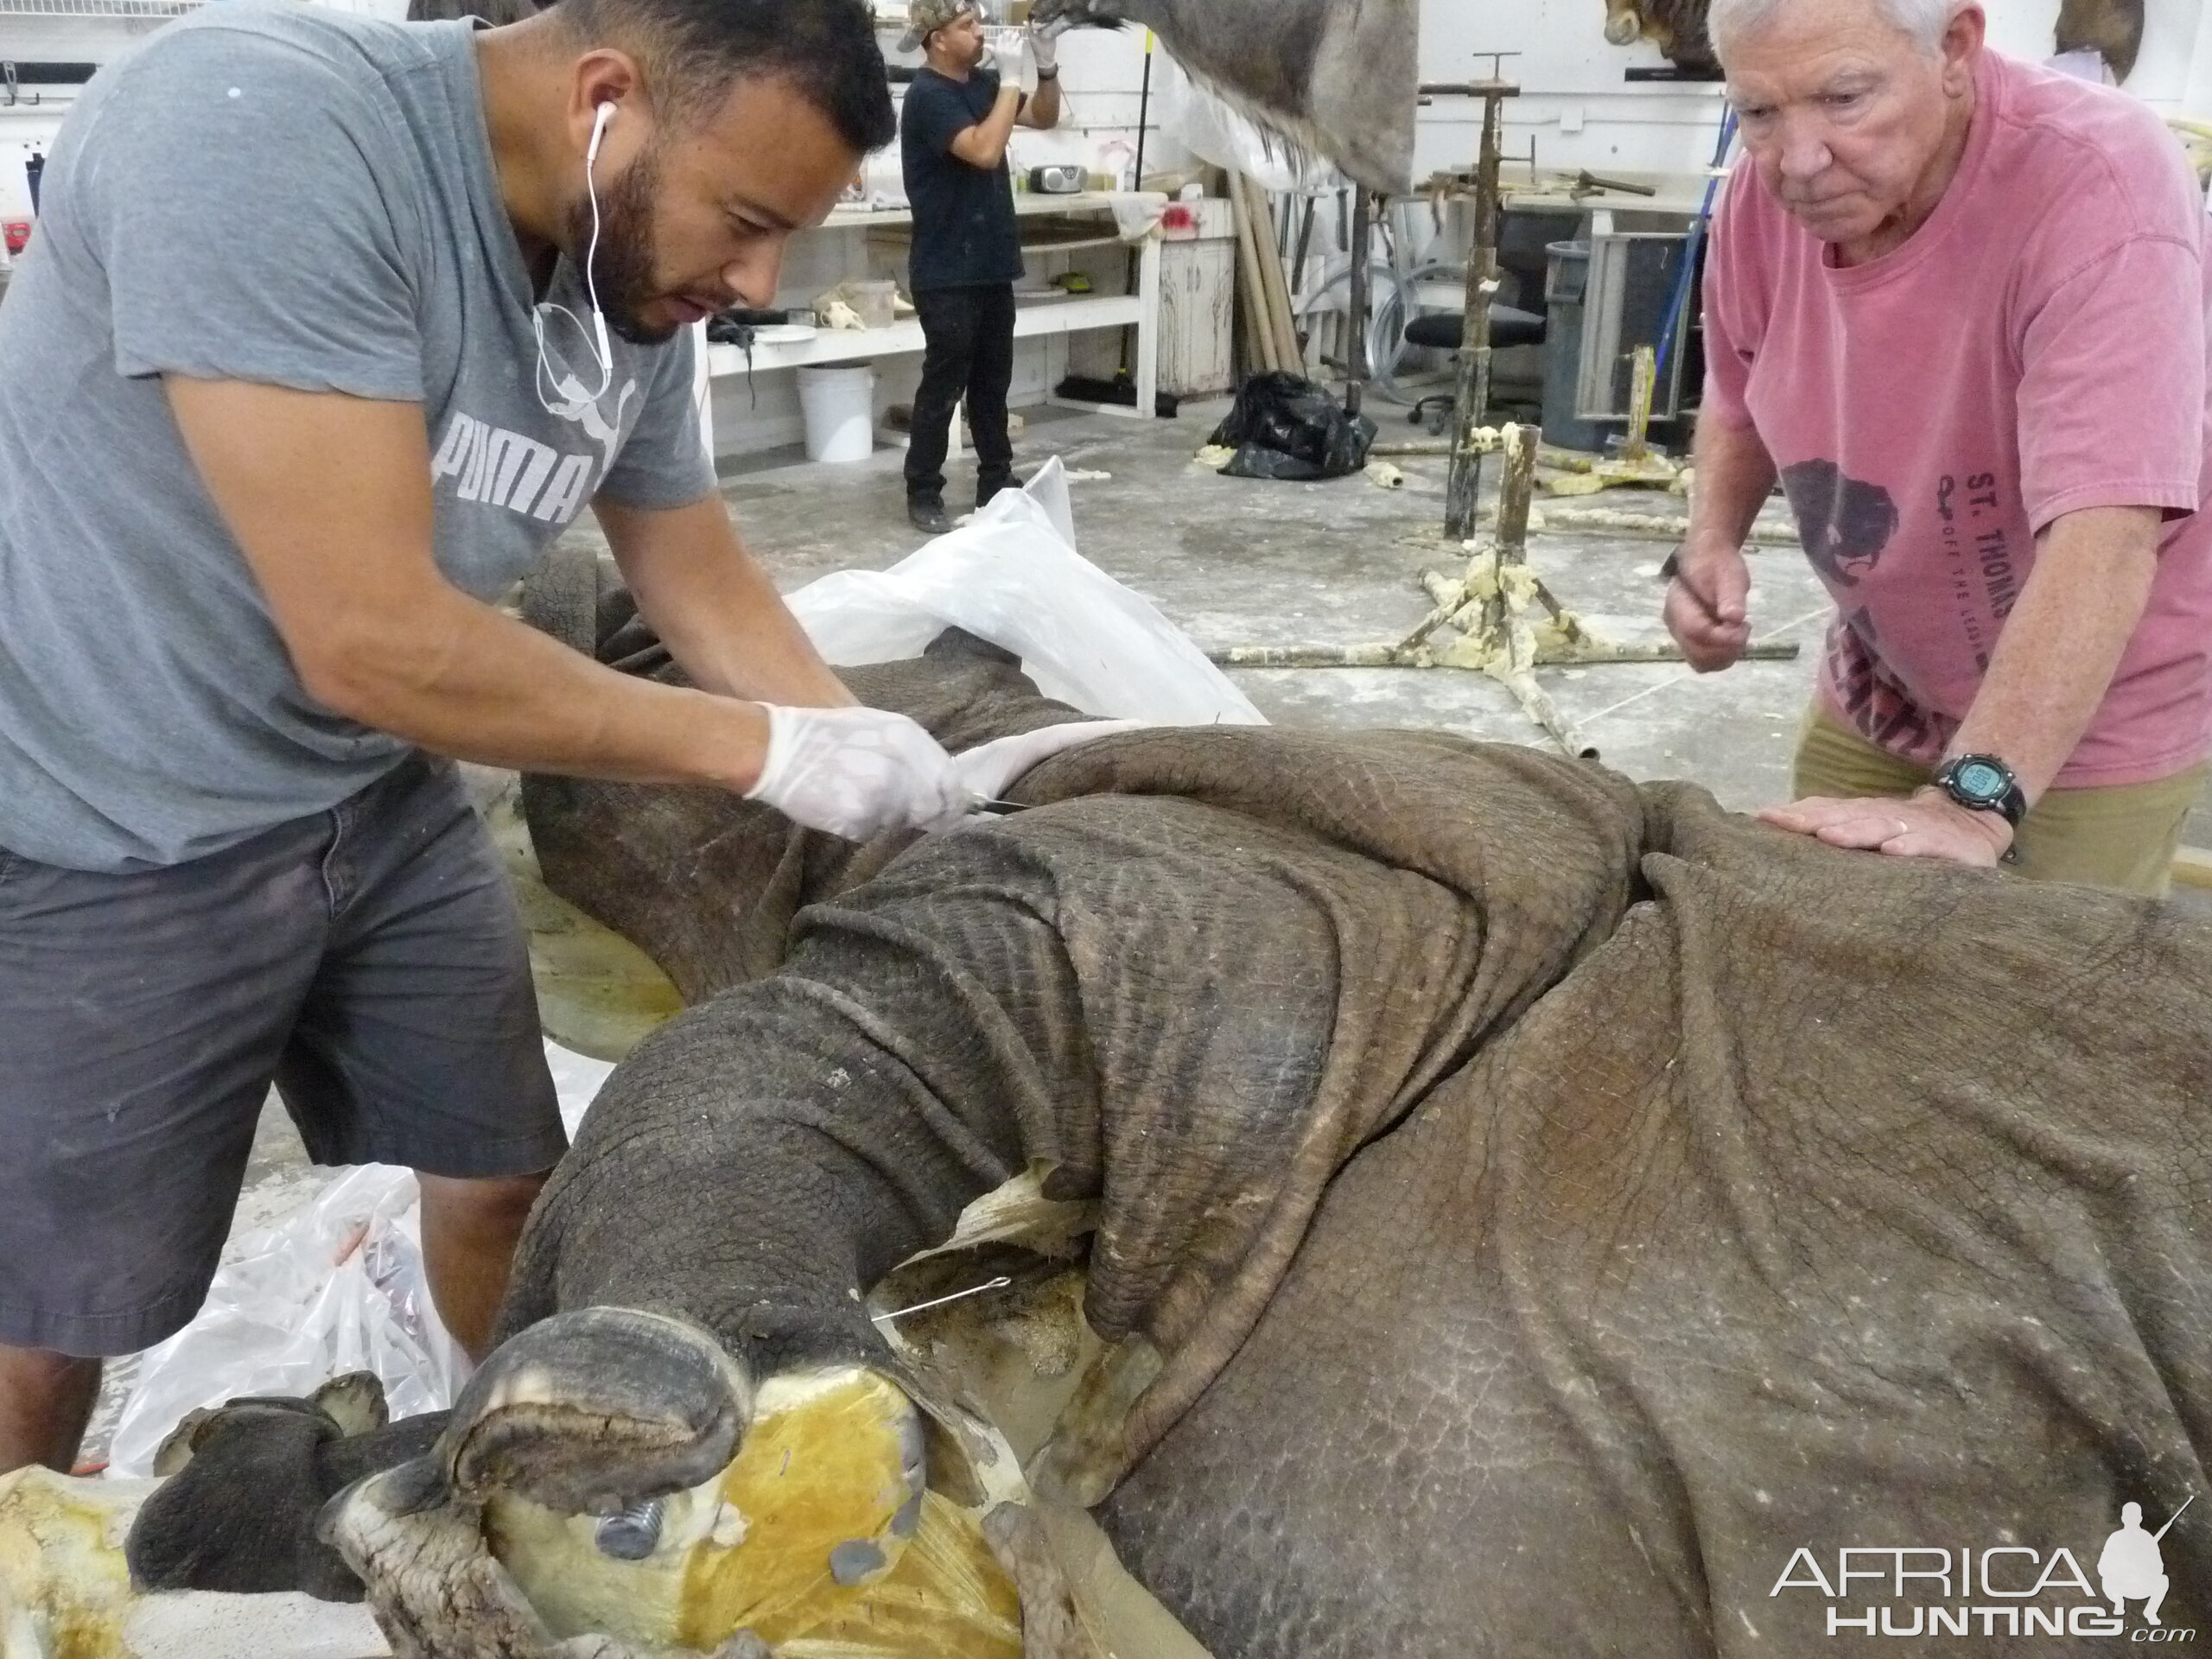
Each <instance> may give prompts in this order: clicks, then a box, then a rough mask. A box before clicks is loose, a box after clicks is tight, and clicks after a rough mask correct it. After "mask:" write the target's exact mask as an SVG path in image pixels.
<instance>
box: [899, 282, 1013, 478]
mask: <svg viewBox="0 0 2212 1659" xmlns="http://www.w3.org/2000/svg"><path fill="white" fill-rule="evenodd" d="M914 309H915V311H916V313H917V314H918V315H919V317H920V319H921V324H922V338H923V340H925V341H926V342H927V345H926V348H925V350H924V352H923V354H922V384H921V389H920V390H919V391H916V392H915V394H914V429H913V433H912V437H911V439H910V441H909V442H908V443H907V446H906V493H907V494H908V495H910V496H916V495H920V496H928V497H931V498H932V499H943V498H944V451H945V445H946V439H947V435H948V434H949V433H950V430H951V428H952V410H953V408H954V406H955V405H956V404H958V403H959V402H960V398H961V394H962V393H963V392H964V393H966V394H967V397H968V425H969V429H970V430H971V431H973V432H974V433H975V435H976V500H977V501H978V502H981V501H982V499H983V498H984V497H986V496H987V495H988V494H989V493H991V492H992V491H994V490H995V489H999V488H1001V487H1003V486H1006V485H1007V484H1010V483H1012V482H1013V481H1014V445H1013V444H1012V443H1011V442H1009V441H1008V440H1007V435H1006V393H1007V387H1008V386H1010V385H1013V384H1014V285H1013V284H1012V283H999V284H997V285H996V286H995V287H990V288H932V289H922V290H921V291H919V292H918V293H917V294H916V295H915V296H914Z"/></svg>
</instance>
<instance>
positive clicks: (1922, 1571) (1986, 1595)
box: [1767, 1497, 2196, 1643]
mask: <svg viewBox="0 0 2212 1659" xmlns="http://www.w3.org/2000/svg"><path fill="white" fill-rule="evenodd" d="M2195 1502H2196V1499H2195V1498H2194V1497H2192V1498H2190V1499H2189V1500H2188V1502H2187V1503H2183V1505H2182V1510H2186V1509H2187V1508H2188V1507H2189V1505H2190V1503H2195ZM2180 1518H2181V1510H2176V1511H2175V1512H2174V1513H2173V1515H2172V1516H2170V1517H2169V1518H2168V1520H2167V1521H2166V1523H2165V1525H2164V1526H2162V1527H2160V1528H2159V1529H2158V1530H2157V1531H2156V1532H2151V1531H2148V1530H2146V1529H2145V1527H2144V1525H2143V1506H2142V1505H2141V1504H2139V1503H2128V1504H2125V1505H2123V1506H2122V1507H2121V1509H2120V1525H2119V1527H2118V1528H2117V1529H2114V1531H2113V1533H2112V1535H2110V1536H2109V1537H2107V1539H2106V1540H2105V1542H2104V1548H2102V1549H2101V1550H2100V1551H2099V1552H2098V1553H2097V1556H2096V1571H2095V1580H2094V1583H2093V1582H2092V1581H2091V1576H2090V1574H2089V1573H2086V1572H2084V1571H2083V1570H2082V1562H2081V1560H2080V1559H2079V1558H2078V1557H2076V1556H2075V1554H2074V1552H2073V1551H2072V1550H2070V1549H2068V1548H2064V1547H2063V1546H2061V1547H2060V1548H2057V1549H2055V1550H2052V1551H2051V1552H2050V1554H2044V1553H2043V1552H2042V1551H2040V1550H2036V1549H2031V1548H2027V1547H2026V1546H2025V1545H2023V1544H1999V1545H1997V1546H1995V1547H1994V1548H1989V1549H1951V1548H1932V1547H1931V1548H1902V1549H1899V1548H1846V1549H1839V1550H1837V1551H1836V1552H1835V1556H1834V1560H1833V1561H1832V1562H1831V1561H1828V1560H1823V1559H1822V1558H1821V1557H1820V1556H1818V1555H1816V1554H1814V1552H1813V1551H1812V1550H1811V1549H1810V1548H1804V1547H1802V1546H1801V1547H1800V1548H1798V1550H1797V1552H1796V1554H1793V1555H1792V1556H1790V1558H1789V1565H1788V1566H1786V1567H1783V1570H1782V1574H1781V1576H1780V1577H1779V1578H1777V1580H1775V1581H1774V1588H1773V1589H1771V1590H1770V1591H1768V1592H1767V1594H1768V1596H1769V1598H1770V1599H1772V1598H1777V1597H1792V1598H1796V1597H1802V1596H1804V1595H1807V1594H1810V1595H1814V1596H1817V1597H1820V1598H1821V1599H1824V1600H1825V1601H1826V1602H1827V1607H1826V1608H1825V1610H1824V1611H1825V1612H1826V1614H1827V1633H1828V1634H1829V1635H1830V1636H1893V1637H1920V1638H1922V1639H1923V1640H1925V1639H1926V1638H1927V1637H1931V1636H2009V1637H2023V1636H2102V1637H2120V1639H2122V1640H2124V1641H2127V1642H2145V1643H2150V1642H2156V1643H2174V1642H2194V1641H2196V1631H2195V1630H2191V1629H2188V1628H2186V1627H2183V1626H2178V1625H2174V1624H2167V1623H2165V1622H2164V1620H2163V1619H2162V1618H2160V1617H2159V1609H2160V1608H2161V1607H2163V1606H2164V1604H2165V1599H2166V1592H2167V1590H2168V1588H2169V1587H2170V1586H2169V1581H2168V1580H2167V1577H2166V1568H2165V1560H2164V1556H2163V1554H2161V1552H2160V1550H2159V1542H2160V1541H2161V1540H2162V1539H2164V1537H2165V1535H2166V1533H2167V1531H2168V1529H2171V1527H2172V1526H2173V1524H2174V1522H2176V1521H2178V1520H2179V1519H2180Z"/></svg>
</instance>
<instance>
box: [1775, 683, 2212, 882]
mask: <svg viewBox="0 0 2212 1659" xmlns="http://www.w3.org/2000/svg"><path fill="white" fill-rule="evenodd" d="M2208 772H2212V761H2200V762H2199V763H2198V764H2197V765H2196V766H2191V767H2190V768H2189V769H2188V770H2187V771H2186V772H2176V773H2175V774H2174V775H2173V776H2172V777H2171V778H2158V779H2153V780H2152V781H2151V782H2150V783H2147V784H2115V785H2109V786H2107V787H2103V788H2097V789H2053V790H2048V791H2044V797H2043V798H2042V799H2041V800H2039V801H2037V803H2036V804H2035V805H2034V806H2033V807H2031V809H2030V810H2029V812H2028V816H2027V817H2026V818H2025V819H2024V820H2023V821H2022V823H2021V824H2020V828H2019V830H2018V834H2017V835H2016V836H2014V838H2013V839H2014V845H2015V846H2017V847H2018V849H2019V853H2020V858H2019V862H2018V864H2016V865H2014V866H2013V868H2014V869H2016V870H2018V872H2019V873H2020V874H2022V875H2026V876H2032V877H2034V878H2035V879H2036V880H2040V881H2078V882H2082V883H2084V884H2085V885H2087V886H2089V887H2117V888H2118V889H2119V890H2120V892H2122V893H2142V894H2144V895H2145V896H2146V897H2149V898H2153V899H2157V898H2163V897H2164V894H2165V891H2166V883H2167V880H2169V878H2170V875H2171V870H2172V868H2173V861H2174V849H2175V848H2176V847H2177V846H2178V845H2179V844H2180V842H2181V824H2182V820H2183V818H2184V817H2187V816H2188V813H2189V809H2190V807H2192V806H2194V805H2196V800H2197V797H2198V796H2199V795H2201V794H2202V792H2203V790H2204V779H2205V777H2206V775H2207V773H2208ZM1928 779H1929V769H1928V768H1927V767H1925V766H1915V765H1914V764H1913V763H1912V762H1911V761H1910V760H1899V759H1897V756H1895V755H1893V754H1891V753H1889V752H1888V751H1887V750H1885V749H1881V748H1878V747H1875V746H1874V745H1873V744H1872V743H1869V742H1868V741H1866V739H1865V738H1863V737H1861V736H1859V734H1858V733H1856V732H1854V731H1853V730H1851V728H1848V727H1847V726H1845V725H1844V724H1843V723H1842V722H1841V721H1838V720H1836V719H1835V718H1834V716H1833V715H1829V714H1827V712H1826V711H1825V710H1823V709H1821V708H1820V707H1819V706H1818V705H1817V704H1815V706H1814V707H1813V708H1811V709H1808V710H1807V711H1806V715H1805V723H1804V725H1803V726H1802V728H1801V729H1800V730H1799V732H1798V734H1797V757H1796V761H1795V762H1794V763H1793V765H1792V767H1791V774H1790V783H1791V786H1792V788H1793V789H1794V790H1795V791H1796V795H1797V798H1799V799H1801V800H1802V799H1803V798H1805V797H1806V796H1808V795H1826V796H1833V797H1840V798H1844V799H1847V800H1853V799H1864V798H1870V797H1878V796H1883V795H1900V796H1901V795H1910V794H1911V793H1912V791H1914V790H1916V789H1918V788H1919V787H1921V785H1923V784H1925V783H1926V782H1927V781H1928Z"/></svg>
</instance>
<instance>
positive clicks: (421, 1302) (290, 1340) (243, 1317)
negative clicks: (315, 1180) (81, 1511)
mask: <svg viewBox="0 0 2212 1659" xmlns="http://www.w3.org/2000/svg"><path fill="white" fill-rule="evenodd" d="M545 1056H546V1059H547V1061H548V1063H549V1064H550V1065H551V1067H552V1071H553V1081H554V1084H555V1085H556V1088H558V1090H560V1095H561V1116H562V1118H563V1121H564V1122H566V1123H567V1124H568V1125H569V1133H570V1134H572V1135H573V1134H574V1133H575V1127H576V1125H577V1124H578V1123H580V1122H582V1121H583V1115H584V1110H585V1109H586V1108H587V1107H588V1106H589V1105H590V1104H591V1102H592V1097H593V1096H594V1095H596V1094H597V1093H598V1092H599V1085H600V1084H601V1082H602V1081H603V1080H604V1079H605V1077H606V1076H607V1073H608V1072H609V1071H612V1070H613V1067H612V1066H609V1065H605V1064H603V1063H601V1061H598V1060H593V1059H587V1058H584V1057H583V1056H582V1055H581V1054H572V1053H570V1052H569V1051H568V1050H566V1049H564V1048H561V1047H559V1046H556V1045H555V1044H552V1043H548V1044H546V1046H545ZM421 1215H422V1204H421V1200H420V1198H419V1196H418V1194H417V1192H416V1185H415V1173H414V1172H413V1171H412V1170H408V1169H399V1168H396V1167H394V1166H391V1165H390V1164H362V1165H359V1166H357V1167H355V1168H352V1169H348V1170H346V1171H345V1172H344V1173H341V1174H340V1175H338V1176H337V1177H336V1178H335V1179H333V1180H332V1181H331V1182H330V1183H329V1185H327V1186H325V1187H324V1188H323V1189H322V1190H321V1192H319V1193H317V1194H316V1195H315V1198H314V1199H313V1200H312V1201H311V1202H310V1203H309V1204H308V1205H307V1207H306V1208H305V1209H303V1210H302V1211H299V1213H298V1214H296V1215H295V1216H293V1217H291V1218H290V1219H289V1220H288V1221H285V1222H283V1223H282V1224H279V1225H277V1226H275V1227H269V1228H264V1229H262V1230H260V1231H257V1232H254V1233H249V1234H247V1235H246V1236H244V1237H243V1238H240V1239H238V1241H237V1242H236V1244H235V1245H234V1247H233V1249H232V1251H230V1252H229V1253H228V1254H227V1259H226V1262H225V1263H224V1265H223V1267H222V1268H221V1269H220V1270H219V1271H218V1272H217V1274H215V1282H214V1284H213V1286H212V1287H209V1289H208V1292H207V1303H206V1305H205V1306H202V1307H201V1308H200V1313H199V1315H198V1317H197V1318H195V1319H194V1320H193V1321H192V1323H191V1324H190V1325H187V1326H186V1327H185V1328H184V1329H183V1330H181V1331H180V1332H177V1334H176V1335H175V1336H174V1337H171V1338H169V1339H168V1341H167V1342H165V1343H162V1344H161V1345H160V1346H159V1347H157V1348H155V1349H152V1350H150V1351H149V1352H148V1353H147V1355H146V1357H145V1361H144V1363H143V1365H142V1366H141V1367H140V1369H139V1373H138V1381H137V1387H136V1388H135V1389H133V1390H132V1392H131V1395H130V1401H129V1402H127V1403H126V1404H125V1405H124V1408H123V1415H122V1417H121V1419H120V1420H119V1421H118V1422H117V1425H116V1430H115V1441H114V1444H113V1446H111V1448H110V1450H109V1452H108V1472H109V1473H111V1474H113V1475H125V1476H136V1475H149V1474H151V1473H152V1472H153V1465H154V1453H155V1452H156V1451H157V1450H159V1449H160V1447H161V1443H162V1440H163V1438H164V1437H166V1436H167V1435H168V1432H169V1430H170V1429H171V1428H173V1427H175V1425H176V1422H177V1421H178V1419H180V1418H181V1417H182V1416H183V1415H184V1414H186V1413H187V1412H188V1411H193V1410H195V1409H197V1408H199V1407H201V1406H218V1405H220V1404H222V1402H224V1401H226V1400H231V1399H235V1398H237V1397H238V1395H252V1394H261V1395H307V1394H312V1393H313V1392H314V1391H315V1389H317V1388H318V1387H320V1386H321V1384H323V1383H327V1382H328V1381H329V1380H330V1379H331V1378H332V1377H334V1376H342V1375H344V1374H345V1373H346V1372H348V1371H374V1372H375V1373H376V1374H377V1376H378V1378H379V1379H380V1380H381V1381H382V1382H383V1383H384V1387H385V1400H386V1401H387V1402H389V1403H390V1405H391V1414H392V1415H393V1416H394V1417H411V1416H413V1415H415V1414H417V1413H420V1412H425V1411H441V1410H442V1409H444V1408H446V1407H448V1406H449V1405H451V1404H452V1403H453V1396H454V1392H455V1391H456V1390H457V1389H459V1388H460V1386H461V1383H462V1381H463V1380H464V1379H465V1378H466V1377H467V1372H468V1363H467V1358H466V1357H464V1356H463V1355H462V1353H461V1350H460V1349H459V1348H458V1347H457V1346H455V1345H454V1340H453V1338H451V1337H450V1336H448V1335H447V1334H446V1329H445V1326H444V1325H443V1324H442V1323H441V1322H440V1320H439V1319H438V1315H437V1310H436V1309H435V1308H434V1307H433V1306H431V1305H430V1288H429V1281H427V1280H426V1279H425V1278H424V1277H423V1244H422V1234H421V1226H420V1223H421Z"/></svg>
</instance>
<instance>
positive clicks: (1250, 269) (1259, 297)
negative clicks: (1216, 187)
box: [1229, 168, 1282, 373]
mask: <svg viewBox="0 0 2212 1659" xmlns="http://www.w3.org/2000/svg"><path fill="white" fill-rule="evenodd" d="M1248 196H1249V192H1247V191H1246V189H1245V188H1244V175H1243V174H1241V173H1239V172H1237V171H1236V169H1235V168H1231V169H1230V174H1229V200H1230V207H1231V209H1232V211H1233V213H1234V217H1235V218H1236V264H1237V269H1238V270H1239V272H1240V273H1241V274H1242V275H1243V279H1244V281H1243V289H1244V316H1245V321H1246V325H1247V326H1246V333H1245V338H1246V340H1247V341H1248V342H1249V350H1250V353H1251V360H1252V366H1253V367H1254V368H1255V369H1256V370H1258V371H1260V372H1262V373H1264V372H1268V371H1270V370H1274V369H1279V368H1281V366H1282V365H1281V364H1280V363H1278V362H1276V361H1275V349H1274V328H1273V327H1271V326H1270V325H1269V323H1268V291H1267V288H1266V285H1265V284H1264V283H1262V281H1261V279H1260V257H1259V250H1258V249H1257V248H1255V246H1254V245H1253V238H1252V217H1251V213H1250V212H1249V200H1248Z"/></svg>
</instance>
